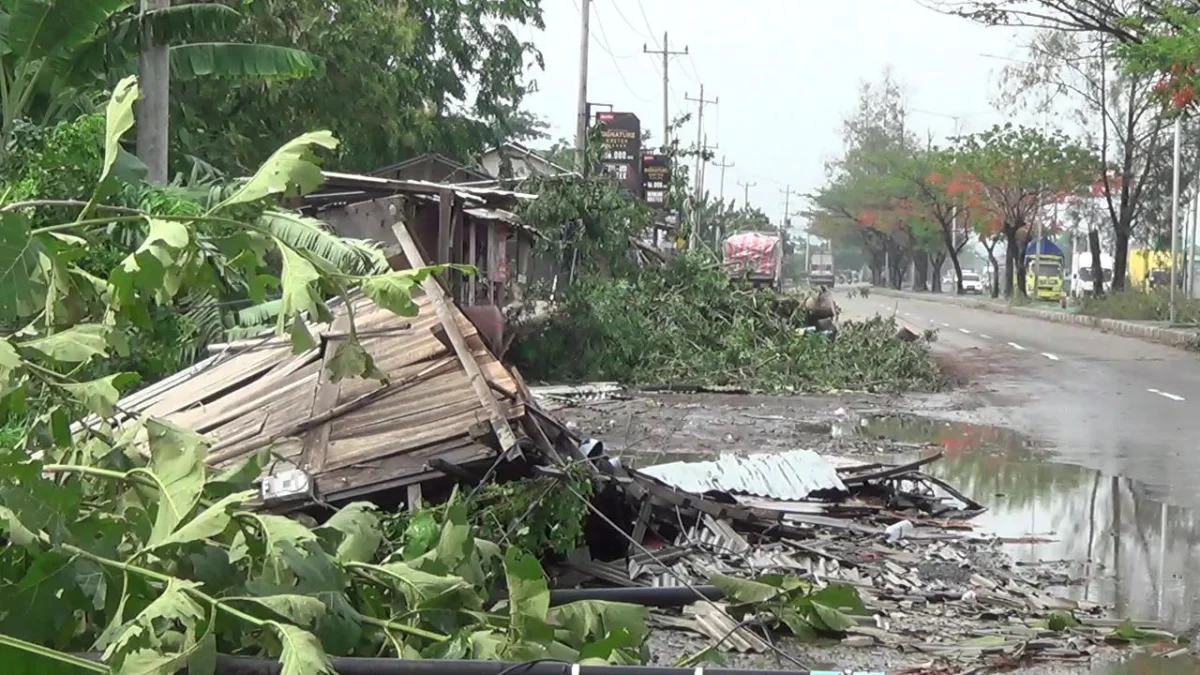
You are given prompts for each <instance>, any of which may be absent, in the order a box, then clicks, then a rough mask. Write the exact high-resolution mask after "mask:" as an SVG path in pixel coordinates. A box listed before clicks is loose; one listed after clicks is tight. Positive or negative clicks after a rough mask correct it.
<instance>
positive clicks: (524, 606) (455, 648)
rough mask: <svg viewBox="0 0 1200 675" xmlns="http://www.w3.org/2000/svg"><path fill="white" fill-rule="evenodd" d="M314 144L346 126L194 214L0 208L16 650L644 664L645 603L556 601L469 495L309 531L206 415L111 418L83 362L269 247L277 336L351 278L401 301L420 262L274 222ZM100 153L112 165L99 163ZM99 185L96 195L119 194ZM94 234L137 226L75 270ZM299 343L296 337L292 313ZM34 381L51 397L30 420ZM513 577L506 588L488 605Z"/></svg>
mask: <svg viewBox="0 0 1200 675" xmlns="http://www.w3.org/2000/svg"><path fill="white" fill-rule="evenodd" d="M122 88H123V89H124V90H126V91H128V92H130V93H131V95H130V96H128V97H120V96H118V97H114V102H113V104H112V105H111V106H110V108H109V114H108V117H107V120H106V122H107V123H106V125H105V128H106V129H107V137H106V138H105V139H104V141H105V142H104V143H103V144H102V145H105V146H107V147H115V145H116V144H117V143H118V142H119V137H120V134H121V132H123V131H125V130H126V129H127V128H128V125H127V124H125V123H124V122H122V121H121V120H122V119H123V118H124V117H125V116H126V113H127V112H128V107H127V106H131V105H132V101H133V100H134V99H136V85H135V84H134V83H133V82H132V81H130V82H127V83H124V84H123V87H122ZM314 143H315V144H320V145H325V146H330V145H332V144H333V143H334V141H333V139H332V138H331V137H330V136H329V135H327V134H314V135H311V136H308V137H305V138H303V139H300V140H299V141H296V142H293V143H290V144H287V145H285V146H284V148H282V149H281V150H280V151H279V152H278V153H277V154H276V155H274V156H273V157H272V158H271V159H270V160H268V162H267V163H266V164H265V165H264V166H265V167H266V169H265V170H264V172H262V173H259V174H257V175H255V176H254V177H252V178H251V179H249V180H248V181H246V182H245V183H242V184H241V185H238V186H235V187H234V188H233V189H230V190H218V191H217V192H218V193H219V194H217V195H215V196H214V197H213V198H212V199H210V200H208V201H206V202H205V203H204V204H198V203H191V205H190V207H189V208H184V209H181V210H186V211H191V213H190V214H185V215H172V214H170V213H166V212H161V211H145V210H141V209H137V208H132V207H121V206H117V205H114V204H109V203H107V202H106V200H105V199H103V198H101V197H97V198H96V199H94V200H93V201H92V202H89V203H87V206H86V207H83V209H82V210H81V211H80V212H79V213H78V214H77V215H76V217H75V219H74V220H69V221H67V222H59V223H53V224H44V225H43V224H38V225H36V226H35V225H32V224H31V223H35V222H36V223H40V222H41V221H40V220H38V219H37V217H38V216H39V215H40V213H39V212H40V209H42V208H44V207H51V206H53V207H54V208H58V206H57V205H56V204H57V203H50V204H47V203H42V202H38V201H33V202H29V201H26V202H24V203H22V204H16V205H14V204H11V203H5V204H0V219H2V220H3V223H0V224H2V225H3V227H2V228H0V232H5V233H6V237H5V238H4V239H3V240H2V243H3V246H0V270H3V271H4V272H3V277H2V278H0V297H4V298H8V301H7V302H6V304H5V305H4V311H5V314H4V316H3V318H4V319H5V320H6V322H7V323H8V324H9V325H13V324H19V325H20V328H19V330H16V331H6V332H5V333H4V334H3V336H2V337H0V404H2V405H3V406H4V408H5V409H6V410H7V411H8V412H9V414H10V418H9V427H6V430H5V432H4V433H3V435H2V439H3V441H4V442H3V443H2V444H0V532H2V534H3V544H2V548H0V608H3V609H2V610H0V649H2V650H3V653H4V654H5V657H6V661H5V662H6V664H9V665H12V664H15V663H30V664H36V665H35V666H30V668H33V667H36V668H37V669H38V670H39V671H41V670H46V671H49V670H50V669H72V668H74V669H78V668H83V669H84V670H85V671H88V670H90V671H94V672H138V673H162V674H164V675H165V674H167V673H174V672H178V671H180V670H182V669H185V668H186V669H188V670H190V671H191V672H212V668H213V664H214V662H215V658H216V655H217V654H218V653H228V654H242V655H265V656H269V657H273V658H276V659H278V660H279V661H280V663H281V665H282V672H283V673H288V674H290V675H316V674H319V673H330V672H332V671H331V667H330V661H329V655H371V656H378V655H387V656H392V657H397V658H419V657H423V658H480V659H489V658H490V659H513V660H525V659H531V658H547V657H553V658H557V659H562V660H567V661H572V662H579V661H586V662H605V663H608V662H612V663H630V662H636V661H639V660H641V657H642V654H641V650H640V648H641V644H642V642H643V641H644V639H645V636H646V625H645V609H644V608H641V607H633V606H627V605H612V604H607V603H576V604H574V605H568V606H565V607H560V608H554V609H550V608H549V601H548V599H549V594H548V587H547V582H546V578H545V575H544V573H543V571H542V569H541V566H540V565H539V564H538V562H537V561H536V559H534V558H532V557H531V556H530V555H529V554H527V553H525V552H523V551H521V550H520V549H518V548H515V547H508V550H507V551H505V552H504V553H503V554H502V553H501V549H500V547H498V546H496V545H495V544H492V543H490V542H488V541H485V540H482V539H477V538H476V537H475V536H474V533H473V532H472V527H471V526H470V524H469V523H468V520H467V517H466V509H465V507H464V505H463V504H451V505H449V506H448V507H447V508H446V509H445V510H444V511H443V512H442V513H441V514H439V516H440V517H437V518H435V517H434V516H433V515H432V514H428V513H427V514H426V515H424V516H422V517H420V518H414V519H413V521H412V523H411V526H410V527H406V528H405V530H404V533H403V535H402V536H401V537H399V538H398V539H397V540H395V541H389V542H387V543H386V545H385V542H384V538H383V536H382V534H381V529H382V528H381V523H380V519H379V516H378V514H377V513H376V512H375V509H374V507H373V506H371V505H368V504H352V505H350V506H347V507H345V508H343V509H341V510H340V511H338V512H337V513H335V514H333V515H332V517H330V518H329V519H328V520H327V521H325V523H323V524H321V525H320V526H318V527H310V526H308V525H305V524H303V523H301V522H299V521H296V520H291V519H288V518H285V517H282V516H278V515H273V514H265V513H257V512H252V511H250V510H248V506H249V502H250V501H251V500H252V499H253V498H254V497H255V495H256V492H255V491H254V490H253V489H252V487H253V483H252V481H253V480H254V479H255V478H257V476H258V475H259V474H260V472H261V470H262V469H263V468H264V465H265V463H266V460H267V457H266V456H262V457H253V458H247V459H246V460H244V462H243V464H242V465H240V466H236V467H230V468H229V469H228V470H226V471H223V472H220V473H215V472H213V471H212V470H210V468H209V467H208V466H207V464H206V461H205V460H206V459H207V457H208V451H209V447H208V444H207V442H206V440H205V438H204V437H202V436H200V435H199V434H197V433H195V432H192V431H188V430H185V429H182V428H179V427H177V426H175V425H173V424H171V423H170V422H166V421H163V420H159V419H154V418H148V417H141V418H131V419H129V420H127V421H126V424H125V426H124V427H122V428H114V427H113V426H112V421H111V415H112V414H113V413H114V409H115V406H116V404H117V401H118V397H119V396H120V390H121V388H122V387H123V386H125V384H126V380H127V379H128V377H129V376H128V374H126V373H111V374H107V375H104V376H97V377H93V378H90V379H83V378H82V377H81V374H82V373H84V372H86V369H88V368H91V367H96V368H99V369H101V370H104V369H106V367H107V366H108V365H109V363H108V360H109V359H110V358H111V357H112V355H114V354H120V353H123V352H127V351H128V348H129V344H128V341H127V337H128V335H127V331H126V330H125V329H124V327H125V326H127V325H134V326H145V325H146V322H147V321H149V322H153V318H152V311H153V310H155V309H158V308H161V307H164V306H167V305H168V304H169V303H171V302H173V301H174V299H175V298H176V297H178V296H179V294H181V293H183V292H196V291H204V290H208V291H211V290H213V289H214V288H215V287H217V286H219V285H227V286H229V285H238V284H240V285H242V286H245V285H247V284H248V283H249V282H248V281H247V280H248V279H252V278H258V277H260V276H264V275H270V272H271V269H270V268H269V267H268V266H267V263H266V257H267V256H268V255H271V256H279V257H282V258H283V259H285V260H286V261H287V264H285V266H284V267H283V270H282V272H281V274H280V276H279V278H278V279H276V281H277V282H278V285H279V286H281V287H282V288H283V289H284V292H285V297H286V298H287V299H288V300H287V301H281V302H280V303H279V305H280V307H279V308H278V311H277V314H278V316H279V321H280V325H279V331H280V332H283V330H284V326H286V325H293V326H294V325H295V322H297V321H298V320H300V319H301V318H304V317H301V312H302V311H307V312H308V313H309V317H308V318H318V317H328V315H329V314H330V308H329V306H328V304H327V302H326V301H325V298H327V297H329V296H330V295H331V294H333V293H338V294H341V295H345V294H346V293H347V292H348V288H349V287H350V286H351V285H366V286H367V287H368V288H370V289H373V290H371V291H370V292H368V293H367V295H368V297H372V298H374V299H376V300H377V301H378V302H380V303H381V304H382V305H383V306H385V307H394V308H398V309H400V310H401V311H405V310H406V309H407V308H408V307H409V306H410V305H411V301H410V302H409V303H407V304H406V303H405V302H403V300H404V298H403V295H404V293H405V292H406V291H407V290H408V289H409V288H411V285H412V284H414V283H416V282H417V281H419V280H420V279H421V278H422V276H423V275H424V274H427V273H429V271H430V270H414V271H406V272H404V273H403V274H402V275H401V274H400V273H394V274H392V275H384V276H382V277H381V276H375V275H356V274H351V273H347V272H343V271H340V270H338V269H337V268H335V267H334V266H333V265H332V264H331V262H330V261H329V260H326V259H324V258H322V257H321V256H319V255H317V254H316V253H314V252H312V251H310V250H305V249H301V248H295V247H292V246H291V245H289V244H288V243H287V242H285V241H283V240H282V239H281V238H280V237H278V236H276V235H275V234H274V233H273V232H272V230H271V228H270V227H269V226H267V225H265V224H263V222H262V220H261V215H262V213H263V211H264V209H266V208H269V207H273V204H272V201H273V197H275V196H277V195H280V194H294V193H296V192H298V191H300V190H302V189H304V188H306V187H311V181H309V180H308V179H309V178H310V177H311V176H312V175H313V173H314V171H315V167H314V165H313V164H312V159H313V158H312V157H311V156H310V155H309V154H308V153H307V151H305V150H304V148H302V147H301V146H302V145H303V146H307V145H311V144H314ZM110 157H111V154H110ZM95 168H96V169H97V171H96V175H97V176H104V174H105V172H106V170H107V165H105V164H104V163H103V162H102V163H101V164H100V165H98V166H96V167H95ZM100 185H101V187H100V188H97V189H95V190H93V191H91V192H92V194H94V195H101V196H102V195H105V194H107V192H108V191H107V188H106V186H105V183H104V181H101V182H100ZM160 197H161V195H160ZM146 203H147V204H148V205H154V204H158V205H171V204H172V203H173V202H171V200H170V199H167V198H155V199H148V200H147V201H146ZM176 206H178V204H176ZM74 208H75V209H79V208H80V207H78V206H75V207H74ZM89 212H90V214H92V215H91V217H89ZM101 237H103V238H105V240H106V241H108V242H109V244H110V245H113V246H117V245H120V246H124V250H123V251H122V253H123V255H121V256H115V262H114V264H113V265H112V268H111V269H110V270H108V272H107V274H105V275H103V276H101V275H98V274H91V273H89V272H87V271H85V270H83V269H82V268H80V267H79V261H80V260H81V259H82V257H83V255H84V252H85V249H86V248H87V247H89V246H90V245H91V244H92V242H93V241H95V240H98V239H99V238H101ZM26 262H28V263H29V264H26ZM16 289H20V293H19V295H20V296H21V300H20V301H19V302H18V301H13V300H12V298H14V297H15V296H16V295H18V293H17V292H16ZM126 322H128V323H126ZM352 323H353V322H352ZM351 332H353V325H352V326H351ZM292 339H293V342H294V343H296V342H299V341H301V337H300V336H299V335H298V334H297V332H296V331H293V332H292ZM347 342H349V343H353V344H355V345H356V346H357V343H356V342H355V341H354V340H353V339H351V340H348V341H347ZM357 348H358V350H359V351H358V352H357V353H355V354H353V355H349V356H340V352H339V355H335V357H334V358H333V359H332V361H331V365H330V367H331V369H332V370H333V373H332V377H333V378H334V379H335V380H336V379H337V378H341V377H352V376H364V375H372V374H374V367H373V365H372V363H371V360H370V356H369V355H367V354H366V353H365V352H362V351H361V347H357ZM32 383H37V384H39V385H40V386H41V387H43V388H45V389H46V390H48V391H51V392H53V395H52V396H47V397H46V398H45V399H44V401H43V403H44V404H45V405H41V406H39V407H36V408H31V409H29V410H28V411H27V414H26V417H24V418H20V417H18V414H17V412H18V411H20V410H22V408H23V402H24V401H25V400H26V390H27V389H29V388H30V385H31V384H32ZM77 409H84V410H87V411H89V412H91V413H94V414H95V415H96V418H93V419H91V420H89V421H88V423H87V427H88V428H87V429H86V430H85V431H81V432H80V433H78V434H77V435H75V436H74V437H72V434H71V432H70V430H69V428H68V422H69V420H70V419H71V417H73V413H74V411H75V410H77ZM22 419H23V421H22ZM14 436H15V437H17V438H16V439H14V441H15V442H12V443H9V442H8V441H9V440H10V437H14ZM31 451H35V452H31ZM559 508H560V510H562V509H563V505H562V504H561V502H560V503H559ZM575 508H576V510H577V509H578V508H579V507H578V506H576V507H575ZM559 515H561V513H560V514H559ZM538 517H539V518H541V519H542V531H541V532H539V533H521V536H522V537H529V539H528V540H529V541H537V540H538V539H537V537H539V536H540V537H542V538H543V540H544V541H546V542H547V543H548V544H550V545H562V546H565V545H566V542H567V540H568V539H569V538H571V537H575V538H577V537H578V531H577V530H573V529H572V527H573V526H572V525H571V523H569V522H568V523H560V524H555V526H551V525H550V524H549V522H548V520H546V519H547V516H538ZM536 522H537V521H532V520H531V521H530V524H534V525H536ZM501 586H506V587H507V590H508V600H507V601H506V602H505V603H503V604H502V605H500V606H497V607H491V608H487V607H485V603H486V602H487V598H489V597H490V596H491V593H492V592H493V590H495V589H497V588H499V587H501ZM80 652H99V653H101V654H102V660H103V663H102V664H85V663H84V662H82V661H80V660H79V659H77V658H74V657H71V656H69V655H70V654H72V653H80Z"/></svg>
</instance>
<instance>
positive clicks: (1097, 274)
mask: <svg viewBox="0 0 1200 675" xmlns="http://www.w3.org/2000/svg"><path fill="white" fill-rule="evenodd" d="M1088 249H1089V250H1090V251H1091V252H1092V295H1094V296H1096V297H1097V298H1098V297H1100V296H1102V295H1104V266H1103V265H1101V264H1100V230H1097V229H1096V228H1091V229H1089V230H1088ZM1114 267H1115V265H1114ZM1113 273H1114V274H1116V270H1113ZM1114 278H1115V277H1114Z"/></svg>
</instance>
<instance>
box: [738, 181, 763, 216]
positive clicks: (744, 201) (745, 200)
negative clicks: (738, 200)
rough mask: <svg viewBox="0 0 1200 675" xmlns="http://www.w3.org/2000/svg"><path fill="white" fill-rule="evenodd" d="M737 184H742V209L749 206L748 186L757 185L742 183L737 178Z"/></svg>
mask: <svg viewBox="0 0 1200 675" xmlns="http://www.w3.org/2000/svg"><path fill="white" fill-rule="evenodd" d="M738 185H740V186H742V208H743V209H745V208H749V207H750V188H752V187H754V186H755V185H758V183H743V182H742V181H740V180H739V181H738Z"/></svg>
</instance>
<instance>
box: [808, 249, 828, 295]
mask: <svg viewBox="0 0 1200 675" xmlns="http://www.w3.org/2000/svg"><path fill="white" fill-rule="evenodd" d="M833 282H834V274H833V254H832V253H812V254H810V258H809V261H808V283H809V284H811V285H813V286H816V285H823V286H828V287H830V288H832V287H833Z"/></svg>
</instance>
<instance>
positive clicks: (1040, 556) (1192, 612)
mask: <svg viewBox="0 0 1200 675" xmlns="http://www.w3.org/2000/svg"><path fill="white" fill-rule="evenodd" d="M860 433H863V434H869V435H871V436H873V437H886V438H891V439H894V440H899V441H902V442H909V443H917V444H928V445H930V446H933V447H931V448H930V449H928V450H924V451H921V452H918V453H913V454H908V455H906V456H902V457H897V458H895V461H898V462H899V461H911V460H913V459H916V458H917V457H918V456H919V455H921V454H926V453H929V452H935V451H938V450H940V451H941V452H943V453H944V457H943V459H942V460H941V461H938V462H934V463H933V464H930V465H928V466H926V467H925V468H924V470H926V471H928V472H929V473H930V474H932V475H934V476H937V477H938V478H941V479H942V480H945V481H947V482H948V483H950V484H951V485H954V486H955V487H956V488H958V489H959V490H961V491H962V492H963V493H964V494H966V495H968V496H970V497H972V498H973V499H975V500H977V501H979V502H980V503H982V504H983V505H985V506H987V507H988V509H989V510H988V511H987V512H986V513H984V514H983V515H981V516H979V517H978V518H976V519H975V521H974V522H975V524H976V525H977V527H978V529H979V530H981V531H983V532H987V533H993V534H996V535H998V536H1002V537H1012V538H1025V539H1028V541H1027V542H1026V543H1017V544H1011V545H1007V546H1005V551H1006V552H1007V553H1008V554H1009V555H1010V556H1011V557H1012V558H1013V559H1014V561H1016V562H1017V563H1018V564H1026V565H1031V564H1057V565H1059V567H1060V568H1061V569H1064V570H1066V571H1067V572H1068V574H1069V575H1070V577H1071V578H1073V579H1076V580H1078V583H1076V584H1074V585H1071V586H1069V587H1067V588H1065V589H1055V590H1056V592H1059V593H1063V594H1064V595H1067V596H1069V597H1072V598H1075V599H1080V600H1090V601H1094V602H1103V603H1108V604H1111V605H1113V607H1114V613H1115V615H1116V616H1118V617H1122V618H1125V617H1129V618H1133V619H1138V620H1161V621H1164V622H1166V623H1167V624H1168V625H1169V626H1171V627H1173V628H1175V629H1176V630H1182V629H1184V628H1185V627H1191V626H1193V625H1194V624H1196V623H1198V622H1200V519H1198V518H1197V517H1196V514H1195V513H1194V512H1192V511H1191V510H1189V509H1184V508H1180V507H1176V506H1169V505H1166V504H1163V503H1162V502H1159V501H1156V500H1154V499H1152V498H1151V497H1150V496H1149V495H1148V494H1147V491H1146V489H1145V488H1144V487H1142V486H1141V485H1139V484H1137V483H1134V482H1133V481H1130V480H1129V479H1126V478H1121V477H1117V476H1110V475H1105V474H1101V473H1099V472H1096V471H1091V470H1089V469H1084V468H1081V467H1076V466H1068V465H1065V464H1057V463H1054V462H1050V461H1047V460H1046V458H1045V456H1046V453H1045V452H1044V451H1043V448H1041V447H1039V446H1038V445H1037V444H1035V443H1032V442H1030V441H1029V439H1027V438H1025V437H1023V436H1021V435H1020V434H1016V433H1014V432H1011V431H1006V430H1003V429H998V428H996V427H988V426H983V425H972V424H961V423H956V422H943V421H936V420H928V419H913V418H880V419H872V420H868V423H867V425H866V426H865V427H862V429H861V432H860ZM1042 539H1046V540H1050V541H1041V540H1042ZM1172 662H1174V661H1172ZM1112 672H1113V673H1120V672H1166V671H1158V670H1154V671H1112ZM1172 672H1180V673H1183V672H1188V673H1191V672H1197V673H1200V671H1197V670H1181V671H1172Z"/></svg>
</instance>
